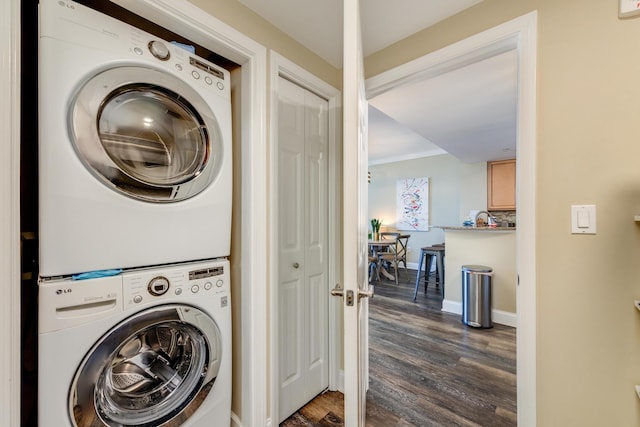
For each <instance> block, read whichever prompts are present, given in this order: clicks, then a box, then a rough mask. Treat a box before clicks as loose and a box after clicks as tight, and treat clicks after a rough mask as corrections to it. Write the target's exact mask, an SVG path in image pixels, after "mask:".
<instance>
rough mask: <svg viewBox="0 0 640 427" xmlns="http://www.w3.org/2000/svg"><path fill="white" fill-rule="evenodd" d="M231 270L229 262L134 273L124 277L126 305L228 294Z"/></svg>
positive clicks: (205, 263)
mask: <svg viewBox="0 0 640 427" xmlns="http://www.w3.org/2000/svg"><path fill="white" fill-rule="evenodd" d="M228 271H229V262H228V261H227V260H220V261H218V260H216V261H210V262H202V263H190V264H181V265H175V266H166V267H163V268H157V267H154V268H150V269H140V270H131V271H128V272H126V273H124V274H123V290H124V298H123V300H124V304H125V306H127V305H139V304H143V303H150V302H153V303H157V302H159V301H162V300H163V299H167V300H171V301H172V302H173V301H175V300H176V298H179V299H180V298H185V299H188V298H206V297H213V296H216V295H217V296H221V295H226V294H228V292H229V274H228Z"/></svg>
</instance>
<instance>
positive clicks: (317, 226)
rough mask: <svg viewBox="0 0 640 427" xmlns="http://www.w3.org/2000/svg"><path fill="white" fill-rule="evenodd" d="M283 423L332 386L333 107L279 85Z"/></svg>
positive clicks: (281, 82)
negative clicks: (330, 157)
mask: <svg viewBox="0 0 640 427" xmlns="http://www.w3.org/2000/svg"><path fill="white" fill-rule="evenodd" d="M278 87H279V91H278V93H279V95H278V159H277V168H278V172H277V173H278V190H277V191H278V195H277V197H278V242H279V243H278V252H279V253H278V269H279V273H278V277H279V283H278V287H279V289H278V313H277V316H278V322H279V327H278V328H279V329H278V334H279V340H278V345H279V351H278V355H279V356H278V357H279V369H278V370H279V384H280V391H279V417H278V419H279V420H278V421H279V422H282V421H283V420H284V419H286V418H287V417H288V416H290V415H291V414H292V413H294V412H295V411H296V410H297V409H299V408H300V407H302V406H304V404H306V403H307V402H308V401H310V400H311V399H313V398H314V397H315V396H316V395H317V394H319V393H320V392H322V391H323V390H324V389H326V388H327V387H328V385H329V370H328V367H329V361H328V357H329V346H328V309H329V307H328V290H329V285H328V272H327V268H328V263H327V257H328V251H327V238H328V230H327V220H328V210H327V206H328V203H327V197H328V195H327V182H328V180H327V159H328V141H329V134H328V130H329V125H328V123H329V122H328V101H327V100H325V99H323V98H321V97H319V96H317V95H315V94H314V93H312V92H310V91H308V90H306V89H304V88H302V87H300V86H298V85H296V84H294V83H292V82H290V81H288V80H286V79H284V78H282V77H279V80H278Z"/></svg>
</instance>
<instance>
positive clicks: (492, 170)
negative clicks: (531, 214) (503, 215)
mask: <svg viewBox="0 0 640 427" xmlns="http://www.w3.org/2000/svg"><path fill="white" fill-rule="evenodd" d="M487 209H488V210H494V211H508V210H515V209H516V159H511V160H499V161H495V162H487Z"/></svg>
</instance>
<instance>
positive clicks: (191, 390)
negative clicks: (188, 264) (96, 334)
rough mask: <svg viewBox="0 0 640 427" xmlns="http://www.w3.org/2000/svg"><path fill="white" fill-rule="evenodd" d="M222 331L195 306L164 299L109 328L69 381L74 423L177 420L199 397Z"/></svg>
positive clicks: (210, 376) (215, 365)
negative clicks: (165, 303) (167, 301)
mask: <svg viewBox="0 0 640 427" xmlns="http://www.w3.org/2000/svg"><path fill="white" fill-rule="evenodd" d="M221 353H222V351H221V337H220V330H219V328H218V326H217V325H216V323H215V322H214V321H213V319H211V317H209V316H208V315H206V314H205V313H204V312H202V311H200V310H198V309H197V308H194V307H190V306H185V305H177V304H171V305H163V306H159V307H155V308H152V309H148V310H145V311H142V312H140V313H138V314H136V315H134V316H132V317H130V318H128V319H126V320H124V321H122V322H121V323H120V324H118V325H117V326H115V327H114V328H113V329H111V330H110V331H109V332H108V333H107V334H105V335H104V336H103V337H102V338H101V339H100V340H99V341H98V342H97V343H96V344H95V346H94V347H93V348H92V349H91V350H90V351H89V352H88V353H87V355H86V356H85V357H84V359H83V361H82V363H81V365H80V366H79V368H78V370H77V371H76V374H75V376H74V379H73V383H72V384H71V390H70V394H69V412H70V418H71V420H72V422H73V423H74V426H78V427H81V426H82V427H84V426H101V425H106V426H111V427H116V426H117V427H123V426H159V425H163V426H173V425H176V426H177V425H181V424H182V423H184V421H185V420H186V419H188V418H189V416H190V415H191V414H193V412H194V411H195V410H196V409H197V408H198V407H199V406H200V404H201V403H202V402H203V401H204V400H205V398H206V396H207V394H208V393H209V391H210V390H211V387H212V386H213V382H214V381H215V379H216V377H217V375H218V370H219V369H220V356H221Z"/></svg>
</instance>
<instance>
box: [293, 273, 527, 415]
mask: <svg viewBox="0 0 640 427" xmlns="http://www.w3.org/2000/svg"><path fill="white" fill-rule="evenodd" d="M400 271H401V274H400V278H401V281H400V283H399V285H396V284H395V283H393V282H391V281H386V280H383V281H378V282H375V283H374V286H375V291H376V295H375V297H374V298H373V299H372V300H370V306H369V307H370V317H369V364H370V388H369V392H368V394H367V426H368V427H386V426H402V427H404V426H425V427H426V426H491V427H494V426H505V427H507V426H515V425H516V331H515V329H514V328H511V327H508V326H503V325H498V324H495V325H494V327H493V328H491V329H475V328H472V327H468V326H466V325H464V324H462V322H461V321H460V316H458V315H452V314H448V313H443V312H442V311H441V308H442V302H441V300H440V295H439V289H438V288H436V287H435V286H434V285H432V284H430V285H429V288H428V292H427V294H426V295H425V294H424V288H422V287H421V289H420V291H419V293H418V298H417V301H416V302H415V303H414V302H413V290H414V283H415V274H416V272H415V270H407V272H405V270H403V269H401V270H400ZM342 405H343V404H342V395H341V394H340V393H338V392H326V393H323V394H321V395H320V396H318V398H316V399H314V401H312V402H311V403H310V404H309V405H307V406H305V408H302V409H301V410H300V411H298V412H296V414H294V415H293V416H292V417H291V418H289V419H287V420H286V421H285V422H284V423H283V424H282V426H284V427H292V426H297V425H300V426H305V425H309V426H337V425H343V424H341V420H342V417H343V414H344V412H343V408H342ZM327 417H328V418H327Z"/></svg>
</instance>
